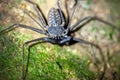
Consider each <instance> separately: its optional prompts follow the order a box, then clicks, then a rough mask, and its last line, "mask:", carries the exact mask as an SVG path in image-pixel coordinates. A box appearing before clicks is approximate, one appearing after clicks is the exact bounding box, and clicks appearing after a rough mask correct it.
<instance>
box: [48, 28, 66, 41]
mask: <svg viewBox="0 0 120 80" xmlns="http://www.w3.org/2000/svg"><path fill="white" fill-rule="evenodd" d="M48 34H49V37H50V38H56V39H59V38H61V37H63V36H65V35H66V34H67V31H66V30H65V29H64V27H62V26H59V27H49V28H48Z"/></svg>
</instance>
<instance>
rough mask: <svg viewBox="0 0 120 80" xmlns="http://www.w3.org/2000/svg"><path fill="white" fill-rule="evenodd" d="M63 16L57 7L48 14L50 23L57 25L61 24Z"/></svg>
mask: <svg viewBox="0 0 120 80" xmlns="http://www.w3.org/2000/svg"><path fill="white" fill-rule="evenodd" d="M61 21H62V20H61V16H60V13H59V11H58V10H57V9H55V8H51V9H50V11H49V14H48V25H49V26H54V27H57V26H59V25H61Z"/></svg>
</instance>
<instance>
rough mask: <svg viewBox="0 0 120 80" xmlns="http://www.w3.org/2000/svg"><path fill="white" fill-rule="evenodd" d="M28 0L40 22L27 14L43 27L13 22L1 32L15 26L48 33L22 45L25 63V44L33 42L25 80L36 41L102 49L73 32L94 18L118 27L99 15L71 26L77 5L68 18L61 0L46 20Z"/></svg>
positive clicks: (24, 71) (50, 11) (86, 18)
mask: <svg viewBox="0 0 120 80" xmlns="http://www.w3.org/2000/svg"><path fill="white" fill-rule="evenodd" d="M26 1H27V2H29V3H30V4H32V5H33V7H34V10H35V11H36V13H37V16H38V19H39V21H40V22H38V21H36V20H35V19H34V18H33V17H32V16H30V15H29V14H27V15H28V16H29V17H30V18H31V19H32V20H34V21H35V22H36V23H37V24H38V25H39V26H40V27H41V28H42V29H37V28H34V27H32V26H27V25H24V24H13V25H11V26H10V27H8V28H6V29H4V30H2V31H0V34H1V33H5V32H8V31H9V30H11V29H13V28H15V27H21V28H26V29H30V30H32V31H35V32H37V33H39V34H43V35H46V37H42V38H37V39H34V40H31V41H27V42H25V43H24V44H23V46H22V53H23V55H22V57H23V63H24V47H25V45H29V44H31V45H29V46H28V59H27V65H26V68H25V70H24V64H23V69H22V71H23V72H22V79H23V80H25V78H26V74H27V71H28V63H29V56H30V48H31V47H32V46H34V45H35V43H37V42H39V43H42V42H49V43H52V44H58V45H65V44H66V43H69V44H71V43H73V42H75V43H83V44H88V45H91V46H94V47H96V48H98V49H99V50H100V48H99V46H97V45H95V44H93V43H90V42H88V41H85V40H83V39H78V38H74V37H72V36H71V33H73V32H75V31H76V30H79V29H80V28H81V27H83V26H84V25H85V24H87V23H89V22H90V21H92V20H98V21H100V22H103V23H105V24H108V25H110V26H111V27H113V28H117V27H116V26H114V25H112V24H111V23H109V22H106V21H104V20H102V19H100V18H98V17H91V16H88V17H85V18H83V19H80V20H78V22H77V23H75V24H73V25H72V26H71V25H70V24H71V19H72V17H73V15H74V12H75V10H76V6H75V7H74V10H73V12H72V15H71V16H69V17H68V20H66V19H65V17H64V14H63V12H62V9H61V7H60V4H59V3H60V2H59V0H58V1H57V6H58V8H51V9H50V10H49V13H48V19H47V20H46V18H45V17H44V15H43V13H42V11H41V10H40V8H39V7H38V5H37V4H35V3H33V2H32V1H30V0H26ZM68 15H69V14H68ZM67 21H68V22H67ZM84 21H86V22H85V23H82V22H84ZM80 23H82V24H80ZM32 43H33V44H32ZM100 52H101V51H100ZM101 55H102V54H101Z"/></svg>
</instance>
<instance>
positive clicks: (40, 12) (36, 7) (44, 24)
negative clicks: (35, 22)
mask: <svg viewBox="0 0 120 80" xmlns="http://www.w3.org/2000/svg"><path fill="white" fill-rule="evenodd" d="M25 1H27V2H29V3H31V4H32V5H33V8H34V10H35V11H36V13H37V15H38V18H39V20H40V22H41V24H42V26H43V27H42V28H43V29H44V30H45V28H46V26H47V23H46V19H45V17H44V15H43V13H42V11H41V10H40V8H39V6H38V5H37V4H36V3H34V2H32V1H30V0H25Z"/></svg>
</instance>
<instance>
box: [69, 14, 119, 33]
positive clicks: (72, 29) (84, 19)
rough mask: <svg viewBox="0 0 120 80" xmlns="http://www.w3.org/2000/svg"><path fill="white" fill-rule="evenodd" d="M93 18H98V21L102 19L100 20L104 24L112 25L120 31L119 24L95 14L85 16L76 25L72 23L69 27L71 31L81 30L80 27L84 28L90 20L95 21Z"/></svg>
mask: <svg viewBox="0 0 120 80" xmlns="http://www.w3.org/2000/svg"><path fill="white" fill-rule="evenodd" d="M93 20H97V21H100V22H102V23H104V24H107V25H110V26H111V27H112V28H113V29H114V28H115V29H116V30H119V31H120V29H119V28H118V27H117V26H115V25H113V24H111V23H110V22H107V21H105V20H102V19H101V18H98V17H96V16H94V17H92V16H88V17H85V18H83V19H81V20H79V21H78V22H77V23H76V24H74V25H72V26H71V27H69V30H70V31H71V32H74V31H76V30H79V29H80V28H82V27H83V26H84V25H86V24H87V23H89V22H90V21H93ZM84 21H85V22H84ZM81 22H83V23H82V24H80V23H81Z"/></svg>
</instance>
